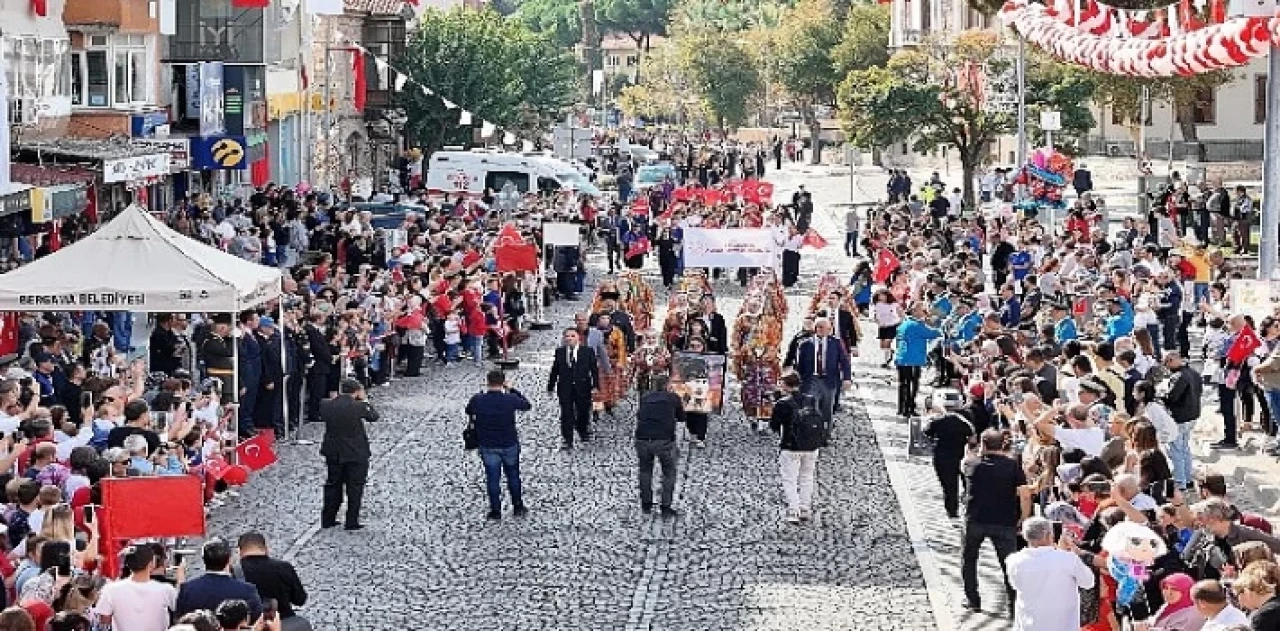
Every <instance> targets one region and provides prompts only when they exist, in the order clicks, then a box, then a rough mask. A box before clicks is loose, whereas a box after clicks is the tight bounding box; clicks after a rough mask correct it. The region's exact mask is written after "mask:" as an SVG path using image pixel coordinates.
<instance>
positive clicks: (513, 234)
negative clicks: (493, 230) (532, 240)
mask: <svg viewBox="0 0 1280 631" xmlns="http://www.w3.org/2000/svg"><path fill="white" fill-rule="evenodd" d="M497 244H498V247H504V246H508V245H524V237H523V236H521V234H520V231H519V230H517V229H516V225H515V224H513V223H511V222H507V223H506V224H504V225H503V226H502V229H500V230H498V241H497Z"/></svg>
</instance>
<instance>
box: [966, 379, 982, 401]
mask: <svg viewBox="0 0 1280 631" xmlns="http://www.w3.org/2000/svg"><path fill="white" fill-rule="evenodd" d="M982 395H983V388H982V384H980V383H975V384H973V385H972V386H969V396H971V397H973V398H975V399H981V398H982Z"/></svg>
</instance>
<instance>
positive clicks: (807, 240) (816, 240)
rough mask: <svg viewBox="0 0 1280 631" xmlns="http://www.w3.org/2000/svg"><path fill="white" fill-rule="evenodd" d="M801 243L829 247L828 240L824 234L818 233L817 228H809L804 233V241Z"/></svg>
mask: <svg viewBox="0 0 1280 631" xmlns="http://www.w3.org/2000/svg"><path fill="white" fill-rule="evenodd" d="M801 245H807V246H809V247H811V248H817V249H822V248H825V247H827V240H826V239H823V238H822V235H820V234H818V231H817V230H814V229H813V228H809V230H808V231H807V232H805V233H804V241H802V242H801Z"/></svg>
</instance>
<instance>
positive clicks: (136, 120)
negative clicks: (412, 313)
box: [129, 111, 169, 138]
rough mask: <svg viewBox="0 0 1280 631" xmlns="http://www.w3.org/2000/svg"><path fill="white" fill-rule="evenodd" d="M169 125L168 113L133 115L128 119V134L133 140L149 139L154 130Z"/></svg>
mask: <svg viewBox="0 0 1280 631" xmlns="http://www.w3.org/2000/svg"><path fill="white" fill-rule="evenodd" d="M168 124H169V113H168V112H165V111H158V112H147V113H145V114H134V115H132V116H130V117H129V133H130V135H131V136H133V137H134V138H150V137H151V136H154V135H155V133H156V128H157V127H161V126H167V125H168Z"/></svg>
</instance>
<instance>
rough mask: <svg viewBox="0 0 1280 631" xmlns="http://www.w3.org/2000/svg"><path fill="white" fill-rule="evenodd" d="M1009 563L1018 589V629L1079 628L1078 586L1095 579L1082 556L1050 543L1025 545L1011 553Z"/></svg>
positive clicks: (1061, 630) (1015, 621)
mask: <svg viewBox="0 0 1280 631" xmlns="http://www.w3.org/2000/svg"><path fill="white" fill-rule="evenodd" d="M1007 567H1008V570H1009V584H1010V585H1012V586H1013V588H1014V589H1015V590H1017V592H1018V600H1017V604H1016V605H1015V607H1014V615H1013V628H1014V629H1015V631H1079V629H1080V591H1079V590H1081V589H1088V588H1090V587H1093V583H1094V577H1093V571H1092V570H1090V569H1089V568H1088V567H1085V564H1084V563H1083V562H1081V561H1080V558H1079V557H1077V556H1076V555H1075V554H1073V553H1071V552H1067V551H1066V550H1059V549H1057V548H1053V547H1050V546H1041V547H1038V548H1025V549H1023V550H1020V551H1018V552H1015V553H1013V554H1011V555H1009V560H1008V562H1007Z"/></svg>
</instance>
